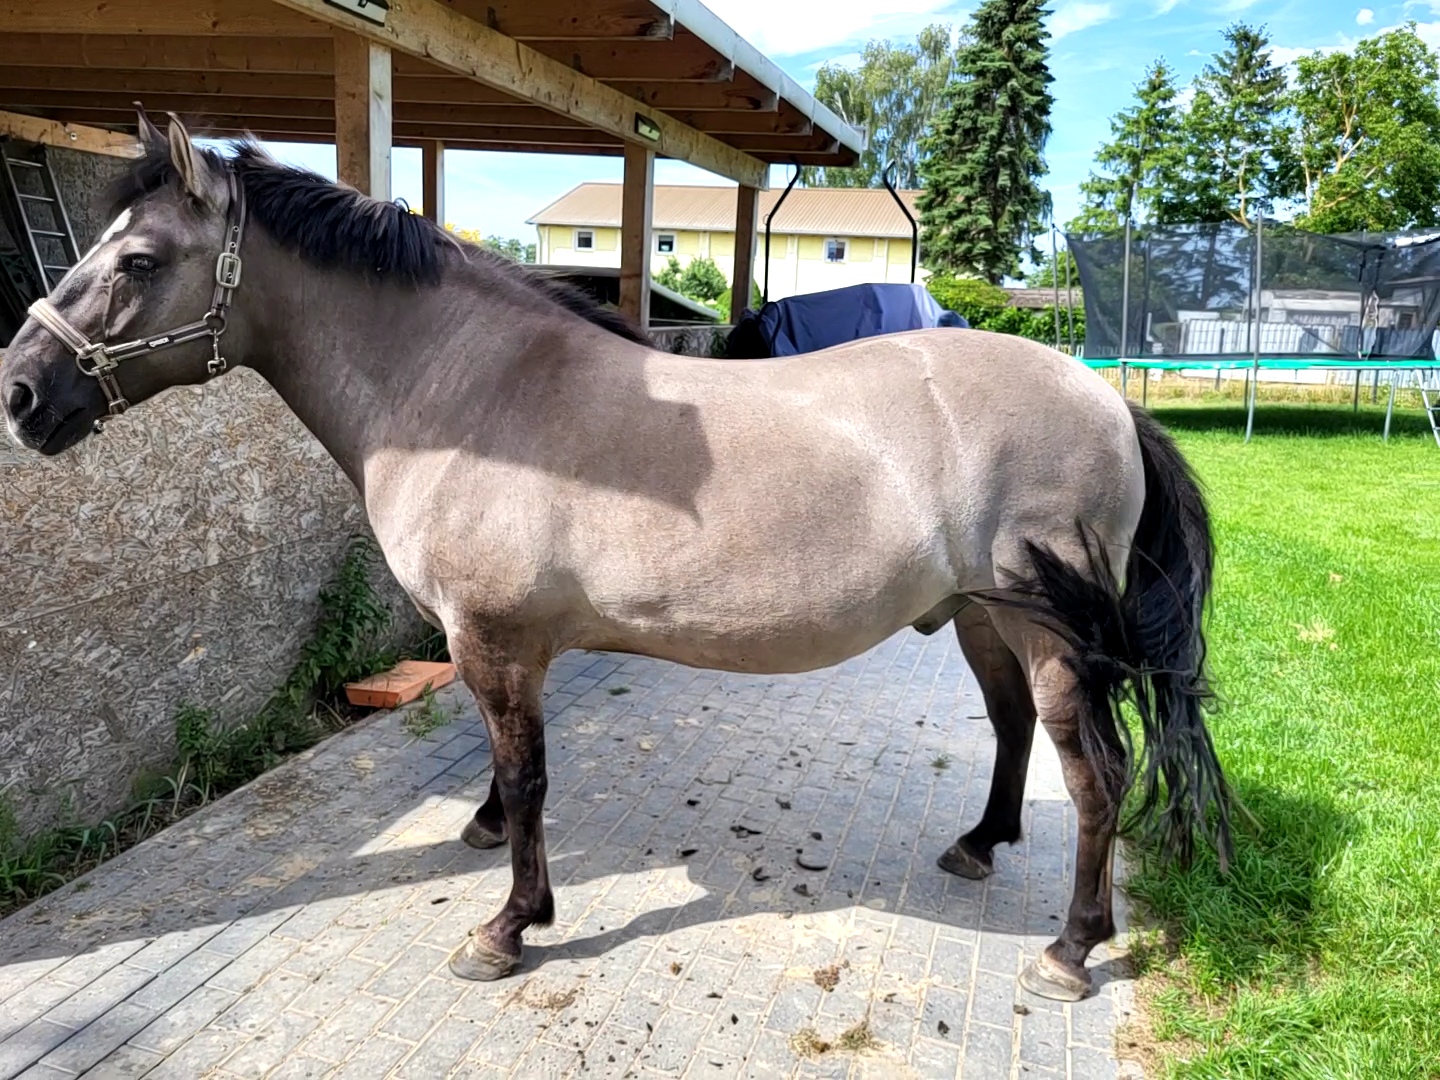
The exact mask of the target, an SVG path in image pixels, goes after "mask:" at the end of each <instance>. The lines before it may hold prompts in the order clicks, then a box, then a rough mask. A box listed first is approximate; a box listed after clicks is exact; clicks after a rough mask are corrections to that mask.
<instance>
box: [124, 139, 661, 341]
mask: <svg viewBox="0 0 1440 1080" xmlns="http://www.w3.org/2000/svg"><path fill="white" fill-rule="evenodd" d="M231 150H232V151H233V153H232V155H231V156H230V157H228V158H227V157H225V156H222V155H221V154H218V153H216V152H215V151H213V150H208V149H202V148H200V147H196V151H197V152H198V153H199V154H200V155H201V156H202V157H204V159H205V161H206V162H207V163H208V164H209V165H210V166H211V167H212V168H214V169H216V170H217V171H223V170H224V169H227V168H229V169H233V170H234V171H235V174H236V175H237V176H238V177H239V178H240V183H241V185H242V186H243V187H244V189H245V204H246V207H247V209H248V212H249V214H250V217H251V218H252V219H253V220H254V221H255V222H256V223H258V224H259V225H261V226H263V227H264V229H265V231H266V232H268V233H269V234H270V235H271V236H272V237H274V238H275V240H276V241H278V242H279V243H280V244H281V246H283V247H286V248H288V249H290V250H292V251H294V252H296V253H297V254H298V255H299V256H300V257H301V258H303V259H305V260H306V261H307V262H310V263H313V264H314V265H316V266H321V267H325V268H331V269H346V270H353V271H357V272H359V273H362V274H365V275H367V276H369V277H371V278H374V279H377V280H383V281H398V282H401V283H403V284H406V285H415V286H419V285H434V284H437V283H438V282H439V281H440V279H441V276H442V275H443V272H444V269H445V265H446V254H447V252H453V251H463V252H464V253H465V255H466V257H468V259H469V260H470V261H471V262H477V261H484V262H485V263H487V264H488V265H489V266H491V267H492V268H494V269H496V270H497V271H499V272H501V273H503V274H505V275H506V276H507V277H509V278H510V279H511V280H513V281H516V282H518V283H520V284H521V285H523V286H524V287H525V288H527V289H529V290H531V291H533V292H536V293H538V294H540V295H541V296H544V297H546V298H548V299H549V300H551V301H553V302H554V303H556V304H558V305H559V306H560V307H562V308H564V309H565V310H567V311H570V312H573V313H574V314H576V315H579V316H580V317H581V318H583V319H586V320H587V321H589V322H592V323H594V324H595V325H596V326H599V327H602V328H603V329H605V330H608V331H610V332H611V333H612V334H617V335H619V336H620V337H623V338H626V339H628V340H630V341H637V342H640V343H642V344H645V345H649V344H651V341H650V339H649V337H647V336H646V335H645V333H644V332H643V331H641V330H639V329H638V328H636V327H635V326H634V324H632V323H631V322H630V320H629V319H627V318H626V317H625V316H624V315H621V314H620V313H619V312H616V311H611V310H610V309H608V308H604V307H601V306H600V305H599V304H598V303H597V302H596V301H595V300H594V299H593V298H592V297H591V296H590V294H589V293H587V292H585V291H584V290H583V289H580V288H577V287H576V286H573V285H569V284H567V283H565V282H562V281H558V280H556V279H554V278H549V277H544V276H541V275H540V274H537V273H534V272H533V271H531V270H529V269H527V268H526V267H524V266H522V265H520V264H519V263H516V262H513V261H512V260H510V259H507V258H506V257H505V256H503V255H500V254H498V253H496V252H493V251H490V250H488V249H486V248H482V247H479V246H477V245H474V244H467V243H465V242H464V241H462V240H461V239H460V238H459V237H457V236H455V235H454V234H453V233H451V232H450V231H449V230H447V229H442V228H441V227H440V226H439V225H437V224H435V223H434V222H433V221H430V220H429V219H428V218H424V217H421V216H420V215H418V214H412V213H410V212H409V211H408V210H406V209H404V208H403V207H401V206H399V205H397V204H396V203H388V202H380V201H379V200H376V199H371V198H369V197H368V196H366V195H362V194H361V193H359V192H358V191H354V190H353V189H351V188H347V187H341V186H340V185H339V184H333V183H331V182H330V181H329V180H326V179H325V178H324V177H323V176H318V175H316V174H315V173H312V172H310V171H308V170H306V169H301V168H296V167H295V166H293V165H282V164H281V163H279V162H277V161H275V160H274V159H273V158H271V157H270V156H269V155H268V154H266V153H265V151H264V150H262V149H261V148H260V147H259V146H258V145H256V144H255V143H252V142H237V143H232V144H231ZM178 180H179V177H178V175H177V173H176V170H175V166H174V165H173V164H172V162H171V160H170V155H169V154H168V153H167V152H164V151H156V150H151V151H150V152H148V153H147V154H146V155H145V156H144V157H143V158H141V159H140V160H139V161H138V162H136V165H135V168H134V169H132V170H131V171H130V172H128V173H127V174H126V175H124V176H122V177H121V178H120V179H119V180H117V181H116V182H115V184H114V185H112V187H111V189H110V193H109V196H110V198H109V202H110V207H111V214H110V216H111V217H112V218H113V217H115V216H116V215H117V214H119V212H120V211H121V210H122V209H124V208H125V207H127V206H129V205H130V204H131V203H133V202H135V201H136V200H137V199H139V198H141V197H142V196H144V195H148V194H150V193H151V192H154V191H158V190H159V189H160V188H162V187H164V186H165V185H167V184H170V183H176V182H178Z"/></svg>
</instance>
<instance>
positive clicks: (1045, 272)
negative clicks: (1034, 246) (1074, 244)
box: [1025, 249, 1080, 289]
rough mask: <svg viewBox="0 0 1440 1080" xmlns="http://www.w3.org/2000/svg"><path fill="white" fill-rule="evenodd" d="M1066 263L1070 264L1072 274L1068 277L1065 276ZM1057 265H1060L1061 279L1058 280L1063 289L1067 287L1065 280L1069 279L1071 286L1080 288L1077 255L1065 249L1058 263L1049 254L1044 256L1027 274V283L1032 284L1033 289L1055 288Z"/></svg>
mask: <svg viewBox="0 0 1440 1080" xmlns="http://www.w3.org/2000/svg"><path fill="white" fill-rule="evenodd" d="M1066 263H1069V264H1070V268H1069V269H1070V276H1069V277H1068V278H1067V277H1066V276H1065V269H1066V268H1065V264H1066ZM1057 266H1058V267H1059V271H1060V274H1059V278H1060V280H1059V282H1058V284H1059V286H1060V287H1061V288H1062V289H1063V288H1064V287H1065V282H1066V281H1069V282H1070V287H1071V288H1075V289H1078V288H1079V287H1080V268H1079V267H1077V266H1076V265H1075V256H1074V255H1071V254H1070V252H1068V251H1065V250H1063V249H1062V250H1061V251H1060V259H1059V261H1058V263H1057V261H1056V260H1055V259H1053V258H1052V257H1051V256H1049V255H1046V256H1045V257H1044V258H1042V259H1041V260H1040V262H1039V265H1037V266H1036V267H1035V269H1034V270H1031V271H1030V272H1029V273H1027V274H1026V275H1025V284H1026V285H1028V286H1030V288H1032V289H1050V288H1053V287H1054V286H1055V285H1056V284H1057V282H1056V280H1055V278H1056V274H1055V271H1056V267H1057Z"/></svg>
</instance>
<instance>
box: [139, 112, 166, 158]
mask: <svg viewBox="0 0 1440 1080" xmlns="http://www.w3.org/2000/svg"><path fill="white" fill-rule="evenodd" d="M135 115H136V116H137V117H139V124H140V145H141V146H143V147H144V148H145V152H146V153H147V154H153V153H156V152H164V151H165V150H167V149H168V147H167V146H166V145H165V136H164V135H163V134H162V133H161V131H160V129H159V128H158V127H156V126H155V124H154V122H153V121H151V119H150V115H149V114H148V113H147V112H146V111H145V106H144V105H141V104H140V102H138V101H137V102H135Z"/></svg>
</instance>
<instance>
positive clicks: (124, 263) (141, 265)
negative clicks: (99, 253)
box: [120, 255, 160, 277]
mask: <svg viewBox="0 0 1440 1080" xmlns="http://www.w3.org/2000/svg"><path fill="white" fill-rule="evenodd" d="M120 269H121V270H123V271H124V272H125V273H127V274H134V275H135V276H136V277H149V276H150V275H151V274H153V273H155V271H156V270H158V269H160V264H159V262H157V261H156V260H155V259H154V258H153V257H152V256H150V255H126V256H125V257H124V258H122V259H121V260H120Z"/></svg>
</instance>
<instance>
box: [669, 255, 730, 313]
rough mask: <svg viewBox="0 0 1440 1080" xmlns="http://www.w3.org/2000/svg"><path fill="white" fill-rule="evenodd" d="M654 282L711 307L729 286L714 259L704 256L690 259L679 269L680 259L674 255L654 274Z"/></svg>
mask: <svg viewBox="0 0 1440 1080" xmlns="http://www.w3.org/2000/svg"><path fill="white" fill-rule="evenodd" d="M655 284H657V285H663V286H664V287H665V288H667V289H670V290H672V291H673V292H678V293H679V294H680V295H681V296H688V297H689V298H690V299H691V300H697V301H699V302H700V303H702V304H709V305H711V306H712V307H713V306H714V304H715V301H717V300H719V299H720V297H721V296H722V295H723V294H724V293H726V292H727V291H728V290H729V288H730V286H729V283H728V282H726V280H725V275H724V274H722V273H721V272H720V268H719V267H718V266H716V265H715V262H714V260H712V259H709V258H705V257H701V258H696V259H691V260H690V262H689V263H688V264H687V265H686V266H685V268H684V269H681V267H680V260H679V259H677V258H675V256H674V255H671V256H670V258H669V259H668V260H667V261H666V263H665V269H664V270H661V271H660V272H659V273H658V274H656V275H655Z"/></svg>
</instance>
